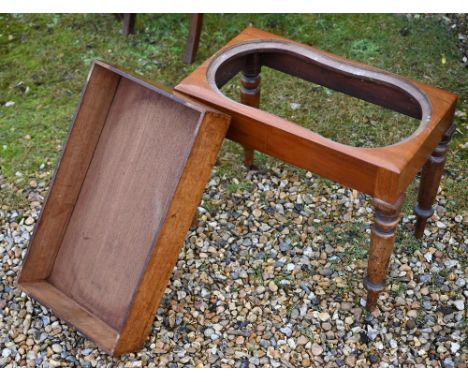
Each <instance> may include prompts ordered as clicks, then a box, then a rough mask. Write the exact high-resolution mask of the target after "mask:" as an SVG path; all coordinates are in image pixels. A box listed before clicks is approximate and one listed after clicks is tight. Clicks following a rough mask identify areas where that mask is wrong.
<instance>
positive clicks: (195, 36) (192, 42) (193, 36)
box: [183, 13, 203, 64]
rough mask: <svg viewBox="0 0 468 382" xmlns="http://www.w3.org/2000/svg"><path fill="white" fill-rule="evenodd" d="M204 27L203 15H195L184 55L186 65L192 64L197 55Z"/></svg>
mask: <svg viewBox="0 0 468 382" xmlns="http://www.w3.org/2000/svg"><path fill="white" fill-rule="evenodd" d="M202 26H203V13H193V14H192V16H191V17H190V29H189V35H188V38H187V46H186V48H185V53H184V60H183V61H184V63H186V64H191V63H192V62H193V61H194V60H195V56H196V55H197V50H198V44H199V43H200V34H201V30H202Z"/></svg>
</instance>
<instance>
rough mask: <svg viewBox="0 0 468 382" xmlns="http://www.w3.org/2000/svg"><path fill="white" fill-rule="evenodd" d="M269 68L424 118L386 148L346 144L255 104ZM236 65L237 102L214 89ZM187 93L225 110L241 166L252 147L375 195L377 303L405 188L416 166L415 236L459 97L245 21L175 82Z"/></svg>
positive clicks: (372, 256)
mask: <svg viewBox="0 0 468 382" xmlns="http://www.w3.org/2000/svg"><path fill="white" fill-rule="evenodd" d="M262 66H268V67H270V68H272V69H276V70H279V71H281V72H284V73H286V74H290V75H292V76H296V77H299V78H302V79H304V80H307V81H311V82H314V83H316V84H319V85H322V86H325V87H327V88H330V89H333V90H338V91H340V92H343V93H346V94H349V95H351V96H354V97H357V98H360V99H363V100H365V101H368V102H371V103H374V104H377V105H380V106H383V107H385V108H388V109H391V110H394V111H397V112H399V113H402V114H405V115H408V116H410V117H413V118H417V119H419V120H421V123H420V125H419V127H418V128H417V129H416V131H414V132H413V133H412V134H411V135H410V136H409V137H407V138H406V139H404V140H402V141H400V142H399V143H397V144H393V145H390V146H385V147H378V148H359V147H351V146H347V145H344V144H340V143H337V142H334V141H332V140H330V139H327V138H324V137H322V136H321V135H319V134H316V133H314V132H312V131H310V130H307V129H305V128H303V127H301V126H299V125H297V124H295V123H293V122H290V121H287V120H285V119H283V118H280V117H278V116H276V115H273V114H270V113H268V112H266V111H262V110H259V109H258V106H259V103H260V71H261V67H262ZM239 72H241V82H242V87H241V102H242V104H240V103H238V102H235V101H233V100H231V99H230V98H228V97H226V96H224V95H223V94H222V93H221V91H220V88H221V87H222V86H223V85H224V84H226V83H227V82H228V81H229V80H230V79H231V78H233V77H234V76H235V75H236V74H237V73H239ZM175 90H176V91H178V92H181V93H184V94H185V95H188V96H191V97H194V98H197V99H198V100H199V101H201V102H203V103H207V104H209V105H211V106H212V107H214V108H216V109H218V110H220V111H222V112H224V113H226V114H228V115H230V116H231V118H232V120H231V125H230V128H229V131H228V133H227V138H229V139H232V140H233V141H236V142H238V143H240V144H241V145H243V146H244V152H245V164H246V165H251V164H252V161H253V150H258V151H261V152H263V153H265V154H268V155H271V156H273V157H275V158H278V159H280V160H282V161H285V162H287V163H290V164H293V165H295V166H298V167H301V168H303V169H306V170H309V171H311V172H313V173H315V174H318V175H321V176H323V177H325V178H328V179H330V180H333V181H336V182H339V183H341V184H343V185H344V186H347V187H351V188H353V189H355V190H358V191H361V192H363V193H365V194H368V195H370V196H372V197H373V200H374V206H375V219H374V225H373V228H372V238H371V247H370V253H369V264H368V272H367V277H366V278H365V280H364V285H365V287H366V289H367V291H368V300H367V306H368V307H369V308H370V309H374V308H375V306H376V302H377V297H378V294H379V293H380V292H381V291H383V290H384V287H385V275H386V273H387V267H388V263H389V259H390V255H391V253H392V249H393V243H394V240H395V229H396V226H397V224H398V222H399V219H400V216H399V215H400V207H401V205H402V203H403V200H404V193H405V190H406V188H407V187H408V185H409V184H410V183H411V182H412V181H413V179H414V178H415V176H416V174H417V173H418V172H419V170H420V169H421V168H422V177H421V185H420V189H419V198H418V205H417V206H416V208H415V213H416V216H417V223H416V232H415V235H416V237H417V238H421V237H422V236H423V233H424V227H425V224H426V221H427V219H428V218H430V217H431V216H432V214H433V209H432V205H433V203H434V201H435V197H436V194H437V189H438V186H439V183H440V178H441V175H442V169H443V166H444V162H445V154H446V152H447V149H448V143H449V141H450V138H451V135H452V134H453V132H454V130H455V128H454V125H452V121H453V115H454V110H455V104H456V100H457V96H456V95H455V94H452V93H449V92H447V91H444V90H441V89H437V88H435V87H432V86H428V85H425V84H422V83H420V82H417V81H413V80H409V79H406V78H402V77H399V76H396V75H394V74H391V73H388V72H385V71H383V70H380V69H375V68H372V67H370V66H367V65H363V64H360V63H357V62H354V61H351V60H347V59H344V58H341V57H338V56H336V55H333V54H330V53H327V52H324V51H320V50H318V49H315V48H312V47H309V46H306V45H303V44H299V43H297V42H294V41H291V40H288V39H286V38H283V37H280V36H276V35H274V34H271V33H267V32H263V31H261V30H258V29H255V28H247V29H245V30H244V31H243V32H242V33H240V34H239V35H238V36H237V37H235V38H234V39H233V40H231V41H230V42H229V43H228V44H227V45H226V46H225V47H223V48H222V49H221V50H220V51H219V52H217V53H216V54H215V55H213V56H212V57H211V58H209V59H208V60H207V61H205V62H204V63H203V64H202V65H201V66H200V67H199V68H197V69H196V70H195V71H194V72H193V73H192V74H190V75H189V76H188V77H187V78H185V79H184V80H183V81H182V82H181V83H180V84H178V85H177V86H176V87H175Z"/></svg>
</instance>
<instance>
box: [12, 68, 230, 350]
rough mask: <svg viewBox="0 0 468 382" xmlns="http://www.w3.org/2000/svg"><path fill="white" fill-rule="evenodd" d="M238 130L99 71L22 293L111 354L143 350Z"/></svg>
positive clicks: (181, 101)
mask: <svg viewBox="0 0 468 382" xmlns="http://www.w3.org/2000/svg"><path fill="white" fill-rule="evenodd" d="M229 120H230V118H229V117H228V116H226V115H224V114H222V113H220V112H218V111H215V110H212V109H210V108H209V107H207V106H203V105H201V104H197V103H196V102H195V101H193V100H188V99H186V98H184V96H183V95H175V94H173V93H172V91H171V90H164V89H162V88H161V87H159V86H155V85H150V84H148V83H146V82H144V81H142V80H141V79H138V78H136V77H134V76H131V75H129V74H127V73H125V72H123V71H122V70H119V69H117V68H114V67H111V66H110V65H107V64H104V63H101V62H94V63H93V66H92V68H91V71H90V74H89V76H88V79H87V82H86V85H85V88H84V90H83V94H82V97H81V101H80V105H79V107H78V110H77V112H76V114H75V117H74V120H73V123H72V126H71V128H70V132H69V136H68V139H67V143H66V146H65V148H64V150H63V154H62V158H61V160H60V164H59V166H58V168H57V171H56V173H55V176H54V179H53V182H52V185H51V187H50V190H49V194H48V197H47V200H46V203H45V205H44V208H43V210H42V213H41V217H40V219H39V221H38V223H37V225H36V227H35V231H34V235H33V238H32V240H31V243H30V245H29V248H28V252H27V255H26V258H25V261H24V264H23V268H22V271H21V274H20V276H19V280H18V285H19V287H20V288H21V289H23V290H24V291H25V292H26V293H27V294H28V295H30V296H31V297H33V298H34V299H36V300H38V301H40V302H41V303H42V304H43V305H45V306H47V307H49V308H50V309H51V310H52V311H53V312H54V313H55V314H56V315H57V316H58V317H60V318H61V319H63V320H65V321H67V322H68V323H70V324H71V325H73V326H75V327H76V328H77V329H78V330H79V331H80V332H82V333H83V334H85V335H86V336H87V337H89V338H91V339H92V340H94V341H95V342H96V343H97V344H98V345H99V347H100V348H102V349H103V350H104V351H106V352H107V353H109V354H112V355H118V354H121V353H123V352H129V351H134V350H137V349H139V348H140V347H142V346H143V344H144V342H145V340H146V338H147V335H148V333H149V331H150V328H151V325H152V323H153V320H154V314H155V311H156V309H157V307H158V305H159V301H160V299H161V296H162V294H163V293H164V290H165V288H166V284H167V282H168V279H169V277H170V274H171V271H172V269H173V267H174V265H175V263H176V261H177V256H178V254H179V250H180V248H181V246H182V244H183V241H184V238H185V235H186V233H187V231H188V229H189V227H190V223H191V221H192V218H193V216H194V214H195V212H196V208H197V206H198V204H199V202H200V199H201V196H202V194H203V190H204V188H205V185H206V182H207V181H208V178H209V176H210V173H211V169H212V167H213V165H214V163H215V161H216V156H217V153H218V151H219V148H220V146H221V143H222V141H223V139H224V137H225V134H226V132H227V128H228V125H229Z"/></svg>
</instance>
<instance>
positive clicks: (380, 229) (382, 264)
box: [364, 195, 404, 310]
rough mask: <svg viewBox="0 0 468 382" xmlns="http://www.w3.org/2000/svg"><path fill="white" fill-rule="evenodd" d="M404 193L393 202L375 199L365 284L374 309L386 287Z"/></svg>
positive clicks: (371, 308) (369, 301)
mask: <svg viewBox="0 0 468 382" xmlns="http://www.w3.org/2000/svg"><path fill="white" fill-rule="evenodd" d="M403 201H404V195H400V197H399V198H398V200H397V201H396V202H395V203H393V204H390V203H386V202H384V201H383V200H379V199H374V207H375V217H374V224H373V226H372V234H371V245H370V251H369V262H368V266H367V276H366V278H365V280H364V286H365V288H366V289H367V291H368V295H367V308H368V309H370V310H374V309H375V308H376V304H377V298H378V295H379V293H380V292H382V291H383V290H384V289H385V276H386V274H387V269H388V264H389V262H390V257H391V255H392V251H393V244H394V242H395V231H396V228H397V225H398V222H399V221H400V208H401V205H402V204H403Z"/></svg>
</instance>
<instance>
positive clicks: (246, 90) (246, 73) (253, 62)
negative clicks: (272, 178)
mask: <svg viewBox="0 0 468 382" xmlns="http://www.w3.org/2000/svg"><path fill="white" fill-rule="evenodd" d="M260 70H261V65H260V56H259V55H258V54H252V55H249V56H247V57H246V60H245V66H244V69H243V70H242V72H241V89H240V101H241V103H243V104H244V105H248V106H252V107H256V108H258V107H259V106H260ZM253 162H254V150H253V149H252V148H250V147H247V146H244V164H245V165H246V166H247V167H252V166H253Z"/></svg>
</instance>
